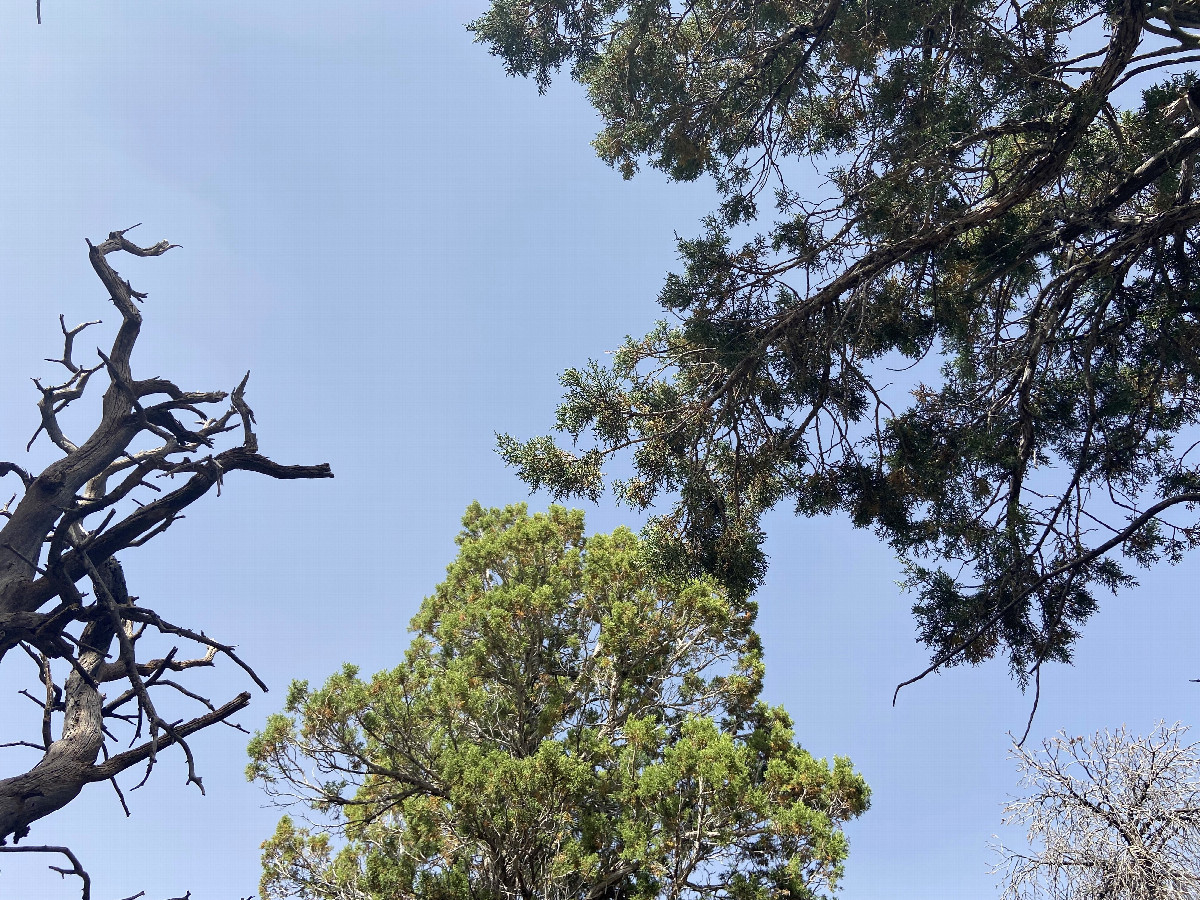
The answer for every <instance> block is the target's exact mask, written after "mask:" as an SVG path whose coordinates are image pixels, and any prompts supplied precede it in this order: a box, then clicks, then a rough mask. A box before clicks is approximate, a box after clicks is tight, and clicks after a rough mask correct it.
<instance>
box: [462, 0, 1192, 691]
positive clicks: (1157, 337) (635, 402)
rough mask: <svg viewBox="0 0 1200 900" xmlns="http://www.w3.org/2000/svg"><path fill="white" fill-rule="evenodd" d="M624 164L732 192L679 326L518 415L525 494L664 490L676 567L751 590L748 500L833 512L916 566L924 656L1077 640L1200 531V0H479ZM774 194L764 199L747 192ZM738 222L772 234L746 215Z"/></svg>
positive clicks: (961, 657) (1020, 672) (1017, 654)
mask: <svg viewBox="0 0 1200 900" xmlns="http://www.w3.org/2000/svg"><path fill="white" fill-rule="evenodd" d="M471 27H472V29H473V31H474V32H475V34H476V36H477V38H478V40H479V41H481V42H483V43H485V44H486V45H488V46H489V47H490V49H491V50H492V52H493V53H495V54H497V55H499V56H500V57H502V58H503V60H504V62H505V64H506V66H507V68H508V71H509V72H510V73H513V74H518V75H528V76H532V77H534V78H536V79H537V81H538V83H539V85H540V86H542V87H543V88H544V87H545V86H546V85H547V84H548V83H549V80H550V78H551V76H552V75H553V73H554V72H555V70H557V69H558V68H560V67H561V66H563V65H568V66H569V67H570V70H571V72H572V74H573V76H574V78H575V79H576V80H578V81H580V82H582V83H583V84H584V85H586V87H587V89H588V91H589V95H590V97H591V100H592V103H593V104H594V105H595V107H596V109H597V110H598V111H599V113H600V115H601V118H602V121H603V129H602V130H601V132H600V134H599V136H598V137H597V138H596V141H595V146H596V148H597V150H598V151H599V153H600V155H601V156H602V157H603V158H604V159H605V160H607V161H609V162H610V163H612V164H613V165H615V166H617V167H619V168H620V170H621V171H622V172H623V173H624V174H625V175H626V176H627V177H628V176H630V175H632V174H633V173H634V171H635V170H636V169H637V167H638V166H639V165H641V164H645V163H648V164H650V165H652V166H654V167H656V168H659V169H661V170H663V171H664V172H666V173H668V174H669V175H670V176H671V177H673V178H675V179H681V180H688V179H694V178H697V177H699V176H701V175H704V174H707V175H710V176H712V178H713V179H714V180H715V183H716V185H717V186H718V188H719V189H720V191H721V194H722V197H723V201H722V203H721V206H720V209H719V210H718V211H717V212H716V213H715V214H714V215H713V216H712V217H711V218H709V219H708V221H707V223H706V225H705V230H704V233H703V234H701V235H700V236H699V237H696V238H694V239H688V240H682V241H681V242H680V244H679V249H680V253H681V258H682V271H681V272H680V273H679V274H675V275H671V276H670V277H669V278H668V279H667V282H666V284H665V286H664V288H663V290H662V293H661V295H660V298H659V299H660V302H661V303H662V305H663V306H664V307H665V309H666V310H667V311H668V312H669V313H670V314H671V316H672V317H673V320H672V321H671V322H670V323H669V324H666V323H664V324H663V325H662V326H661V327H659V328H657V329H656V330H654V331H652V332H651V333H650V334H648V335H646V336H645V337H642V338H638V339H629V340H628V341H627V342H626V344H625V345H624V346H623V347H622V348H621V349H620V351H619V352H617V353H616V355H615V356H614V358H613V361H612V365H611V366H607V367H606V366H600V365H597V364H594V363H593V364H591V365H589V366H587V367H584V368H580V369H572V370H570V371H568V372H566V373H565V374H564V375H563V378H562V381H563V384H564V386H565V388H566V394H565V399H564V402H563V404H562V406H561V407H560V409H559V413H558V422H557V428H558V430H559V431H561V432H565V433H566V434H567V435H569V436H570V438H571V439H572V440H573V441H574V442H575V446H573V447H567V448H564V447H560V446H559V445H557V444H555V443H554V441H553V440H552V439H551V438H537V439H534V440H531V441H527V442H518V441H516V440H514V439H512V438H509V437H504V438H502V451H503V453H504V454H505V456H506V457H507V458H508V460H509V461H510V462H511V463H513V464H515V465H516V466H518V467H519V469H520V471H521V473H522V475H523V477H524V478H525V479H526V480H527V481H529V482H530V483H531V484H533V485H534V486H546V487H548V488H549V489H551V490H552V491H553V492H554V493H555V494H556V495H557V496H560V497H561V496H569V495H585V496H593V497H594V496H596V495H597V494H598V493H599V492H600V491H601V490H602V489H603V486H604V481H605V478H604V476H603V474H602V471H601V469H602V465H604V464H605V460H606V459H607V458H608V457H610V456H612V455H614V454H618V453H621V452H623V451H631V453H632V464H633V475H632V477H630V478H628V479H625V480H621V481H617V482H616V483H615V484H614V488H615V491H616V494H617V495H618V497H620V498H621V499H623V500H624V501H626V502H628V503H630V504H632V505H633V506H635V507H648V506H649V505H651V504H652V503H653V502H654V501H655V499H656V498H666V499H668V500H669V501H670V502H672V503H674V507H673V509H671V511H669V512H667V513H665V514H663V515H662V516H660V517H659V518H658V519H657V521H656V524H655V526H654V527H653V528H652V530H651V532H650V534H651V536H652V539H653V541H654V543H655V544H656V546H657V550H658V551H659V555H660V557H661V558H662V560H663V561H664V562H667V563H670V564H675V565H679V566H682V567H684V568H685V569H689V570H692V571H705V572H710V573H713V574H715V575H717V576H718V577H719V578H720V579H721V580H722V581H723V582H724V583H725V584H726V585H727V586H728V587H729V588H730V589H731V590H733V591H734V592H735V593H736V592H739V591H740V592H743V593H744V592H746V591H748V590H750V589H751V588H752V587H753V585H754V584H755V583H756V582H757V580H758V579H759V578H760V577H761V574H762V570H763V565H764V558H763V555H762V552H761V549H760V544H761V540H762V534H761V532H760V524H759V523H760V518H761V515H762V514H763V512H764V511H766V510H768V509H770V508H772V507H774V506H775V505H776V504H778V503H780V502H785V501H786V502H788V503H789V504H794V506H795V508H796V510H797V512H798V513H799V514H801V515H813V514H822V513H829V512H832V511H835V510H839V509H840V510H843V511H845V512H846V513H848V514H849V516H850V517H851V519H852V520H853V522H854V523H855V524H856V525H858V526H862V527H874V528H876V529H878V532H879V534H880V535H881V536H882V537H883V538H884V539H886V540H887V541H888V542H890V544H891V546H892V547H893V548H895V550H896V551H897V552H898V554H899V555H900V556H901V557H902V559H903V560H904V561H905V562H906V564H907V566H908V574H909V586H910V587H911V588H912V589H913V591H914V592H915V596H916V605H915V607H914V609H915V613H916V615H917V618H918V622H919V633H920V636H921V639H922V640H923V641H924V643H925V644H926V645H928V646H929V647H930V648H931V651H932V653H933V666H932V667H931V670H932V668H935V667H937V666H940V665H950V664H953V663H955V662H962V661H972V662H977V661H980V660H982V659H986V658H990V657H992V656H993V655H996V654H1007V656H1008V658H1009V661H1010V663H1011V666H1012V668H1013V671H1014V673H1015V674H1016V675H1017V677H1018V678H1020V679H1021V680H1022V683H1024V679H1025V678H1027V677H1028V675H1029V674H1030V673H1031V672H1033V671H1036V670H1037V669H1038V667H1039V666H1040V665H1041V663H1042V662H1043V661H1045V660H1048V659H1053V660H1062V661H1066V660H1069V659H1070V654H1071V648H1072V644H1073V642H1074V640H1075V638H1076V637H1077V633H1078V630H1079V628H1080V626H1081V624H1082V623H1083V622H1084V621H1085V620H1086V619H1087V618H1088V616H1090V615H1091V614H1092V612H1093V611H1094V609H1095V607H1096V592H1097V590H1101V591H1103V590H1107V589H1112V590H1115V589H1116V588H1117V587H1119V586H1121V585H1125V584H1129V583H1131V577H1130V574H1129V566H1128V563H1127V562H1126V561H1125V560H1126V559H1131V560H1133V561H1135V562H1136V563H1141V564H1146V565H1149V564H1152V563H1154V562H1156V561H1158V560H1160V559H1163V558H1167V559H1171V560H1175V559H1178V558H1179V557H1180V555H1181V554H1183V553H1184V552H1185V551H1186V550H1188V549H1190V548H1191V547H1192V546H1193V545H1194V543H1195V540H1196V537H1197V534H1198V532H1197V531H1196V519H1195V515H1194V512H1193V510H1194V505H1195V503H1196V502H1197V501H1198V500H1200V470H1198V469H1197V467H1196V459H1195V456H1194V454H1191V450H1192V448H1193V447H1194V446H1195V438H1196V432H1195V425H1196V419H1197V414H1198V411H1200V405H1198V402H1197V401H1198V397H1197V375H1198V373H1200V330H1198V320H1197V315H1198V313H1200V295H1198V294H1197V285H1198V284H1200V272H1198V271H1197V258H1198V257H1197V252H1196V251H1197V246H1196V240H1197V231H1196V228H1197V222H1198V221H1200V198H1197V197H1196V192H1195V162H1196V153H1197V151H1198V150H1200V87H1198V86H1197V85H1196V83H1195V79H1194V76H1193V74H1192V73H1191V72H1190V71H1184V68H1185V66H1186V65H1187V64H1188V63H1192V62H1195V61H1197V60H1200V53H1197V51H1198V50H1200V30H1197V29H1198V28H1200V4H1197V3H1193V2H1190V0H1155V2H1147V0H1104V2H1090V0H1003V2H995V0H911V2H904V3H889V2H865V0H691V2H686V3H685V2H667V0H538V2H536V3H534V2H530V0H492V4H491V7H490V9H489V11H488V12H487V13H486V14H485V15H484V16H483V17H481V18H480V19H478V20H477V21H476V22H475V23H473V25H472V26H471ZM772 205H773V207H774V211H773V212H770V213H768V212H766V211H761V212H760V206H765V207H770V206H772ZM755 231H757V232H758V233H757V234H754V232H755Z"/></svg>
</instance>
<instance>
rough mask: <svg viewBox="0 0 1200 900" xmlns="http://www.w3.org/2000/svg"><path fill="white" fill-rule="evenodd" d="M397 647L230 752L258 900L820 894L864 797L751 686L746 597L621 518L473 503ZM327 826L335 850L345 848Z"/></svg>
mask: <svg viewBox="0 0 1200 900" xmlns="http://www.w3.org/2000/svg"><path fill="white" fill-rule="evenodd" d="M458 544H459V548H460V549H459V554H458V558H457V559H456V560H455V561H454V563H453V564H452V565H451V566H450V567H449V568H448V569H447V577H446V580H445V581H444V582H442V583H441V584H440V585H438V587H437V589H436V591H435V592H434V593H433V594H432V595H431V596H429V597H428V598H426V600H425V601H424V603H423V604H422V606H421V609H420V611H419V612H418V613H417V615H416V617H415V618H414V619H413V622H412V628H413V631H414V632H415V637H414V639H413V642H412V645H411V647H410V648H409V650H408V652H407V654H406V655H405V657H404V660H403V661H402V662H401V663H400V664H399V665H398V666H397V667H396V668H395V669H393V670H391V671H385V672H380V673H379V674H377V675H375V676H374V677H372V678H370V679H364V678H360V677H359V674H358V671H357V669H355V668H354V667H353V666H347V667H346V668H345V669H344V670H343V671H342V672H340V673H339V674H336V675H334V676H333V677H332V678H330V679H329V680H328V681H327V682H326V683H325V685H324V686H323V687H321V688H319V689H317V690H311V689H310V688H309V687H308V685H307V684H305V683H297V684H294V685H293V687H292V690H291V692H290V694H289V697H288V701H287V707H286V710H285V711H284V712H283V713H281V714H279V715H276V716H273V717H272V718H271V719H270V720H269V721H268V723H267V726H266V728H265V729H264V731H263V732H262V733H260V734H259V735H257V736H256V737H255V739H254V741H253V742H252V744H251V745H250V755H251V758H252V762H251V764H250V767H249V769H248V775H249V776H250V777H252V778H256V779H258V780H260V781H261V782H262V783H263V785H264V787H265V788H266V789H267V791H268V792H269V793H270V794H272V795H274V796H275V797H276V798H278V799H279V800H280V801H282V802H289V801H290V802H294V803H298V804H299V806H300V808H301V810H302V811H303V812H305V814H306V815H307V816H308V817H309V818H310V824H308V825H304V824H302V823H297V822H296V821H295V820H293V819H292V818H290V817H285V818H284V819H283V820H282V821H281V822H280V824H279V828H278V830H277V831H276V832H275V835H274V837H273V838H271V839H270V840H269V841H267V843H266V844H265V845H264V854H263V866H264V871H263V880H262V890H261V893H262V895H263V896H264V897H268V898H270V897H288V896H295V897H303V898H313V900H315V898H323V900H383V898H391V897H417V898H429V900H433V898H439V900H451V898H461V900H467V898H476V900H477V898H488V900H501V898H521V900H533V898H537V900H555V898H559V900H568V898H572V900H585V898H588V900H599V898H619V897H624V898H630V900H633V898H644V900H650V898H657V897H662V898H688V897H715V898H721V897H726V898H730V900H734V898H737V900H751V898H766V897H778V896H791V897H793V898H797V900H803V898H816V897H818V896H822V895H824V893H825V892H826V891H827V890H832V889H833V888H834V886H835V885H836V882H837V880H838V877H839V876H840V875H841V872H842V863H843V860H844V858H845V856H846V850H847V845H846V841H845V837H844V835H843V833H842V831H841V828H840V826H841V823H843V822H844V821H846V820H848V819H850V818H853V817H855V816H857V815H859V814H860V813H861V812H862V811H863V810H865V809H866V807H867V802H868V790H867V787H866V784H865V783H864V782H863V780H862V778H861V776H859V775H858V774H857V773H855V772H854V771H853V770H852V768H851V766H850V763H849V761H848V760H846V759H844V758H841V757H839V758H837V759H836V760H835V761H834V763H833V764H832V765H830V764H828V763H826V762H825V760H818V759H815V758H813V756H811V755H810V754H809V753H808V752H806V751H805V750H804V749H803V748H801V747H800V746H799V745H798V744H797V743H796V742H795V741H794V738H793V733H792V723H791V720H790V719H789V718H788V715H787V714H786V713H785V712H784V711H783V710H782V709H780V708H771V707H768V706H766V705H765V704H763V703H762V702H761V701H760V700H759V699H758V697H759V691H760V689H761V686H762V674H763V668H762V660H761V653H760V647H759V642H758V638H757V636H756V635H755V633H754V631H753V623H754V613H755V608H754V605H753V604H752V603H750V602H748V601H746V600H744V599H737V598H734V597H731V596H730V595H729V594H728V593H726V592H725V591H723V590H721V589H719V588H718V587H717V585H716V584H715V583H714V582H713V581H712V580H711V579H704V578H700V579H688V580H686V581H683V582H680V581H676V580H672V579H670V578H666V577H663V576H659V575H654V574H652V573H651V572H650V571H649V570H648V569H647V568H646V566H645V565H644V562H645V560H644V559H643V556H642V548H641V546H640V542H639V541H638V538H637V537H636V536H635V535H634V534H633V533H632V532H630V531H629V530H627V529H618V530H617V531H615V532H613V533H612V534H611V535H594V536H591V537H587V538H586V539H585V538H584V530H583V515H582V513H580V512H578V511H574V512H571V511H567V510H565V509H562V508H561V507H552V508H551V509H550V510H549V512H547V513H545V514H537V515H532V516H530V515H528V514H527V513H526V511H525V508H524V506H510V507H506V508H505V509H483V508H482V507H480V506H479V505H478V504H475V505H473V506H471V508H469V509H468V510H467V513H466V515H465V516H464V518H463V531H462V533H461V534H460V535H459V537H458ZM343 838H344V839H345V840H344V841H343V840H341V839H343Z"/></svg>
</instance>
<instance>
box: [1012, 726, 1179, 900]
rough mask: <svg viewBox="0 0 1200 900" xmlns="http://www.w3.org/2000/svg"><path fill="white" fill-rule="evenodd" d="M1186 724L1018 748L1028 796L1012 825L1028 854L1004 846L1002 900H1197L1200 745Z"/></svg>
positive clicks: (1015, 804) (1019, 802)
mask: <svg viewBox="0 0 1200 900" xmlns="http://www.w3.org/2000/svg"><path fill="white" fill-rule="evenodd" d="M1187 732H1188V729H1187V728H1186V727H1184V726H1182V725H1179V724H1175V725H1170V726H1168V725H1166V723H1162V722H1160V723H1159V725H1158V727H1157V728H1156V729H1155V730H1154V731H1153V732H1152V733H1151V734H1148V735H1145V736H1138V735H1132V734H1130V733H1129V731H1128V729H1126V728H1125V727H1124V726H1122V727H1121V728H1119V729H1117V731H1115V732H1108V731H1103V732H1100V733H1098V734H1096V735H1093V736H1092V737H1088V738H1085V737H1082V736H1068V735H1067V734H1065V733H1063V732H1059V733H1058V735H1056V736H1055V737H1053V738H1051V739H1048V740H1045V741H1043V742H1042V746H1041V749H1040V750H1035V749H1025V748H1022V747H1014V750H1013V756H1014V758H1015V759H1016V760H1017V765H1018V767H1019V769H1020V771H1021V775H1022V778H1021V784H1022V787H1024V788H1025V789H1026V791H1025V793H1024V795H1023V796H1021V797H1018V798H1016V799H1014V800H1011V801H1010V802H1009V803H1008V805H1007V806H1006V807H1005V811H1006V812H1007V814H1008V818H1007V819H1006V820H1005V822H1006V824H1010V825H1022V826H1025V827H1026V828H1027V829H1028V840H1029V844H1030V845H1029V847H1027V848H1021V849H1015V848H1010V847H1004V846H999V847H997V848H996V850H997V851H998V853H999V855H1000V857H1001V860H1002V861H1001V862H1000V864H999V865H998V866H997V867H996V869H995V870H994V871H996V872H997V873H1000V874H1002V876H1003V877H1002V882H1001V883H1002V886H1003V888H1004V893H1003V900H1042V898H1045V900H1090V898H1099V897H1120V898H1122V900H1190V898H1193V897H1195V896H1196V892H1197V891H1198V890H1200V745H1198V744H1195V743H1192V744H1189V743H1186V737H1187Z"/></svg>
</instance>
